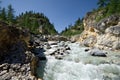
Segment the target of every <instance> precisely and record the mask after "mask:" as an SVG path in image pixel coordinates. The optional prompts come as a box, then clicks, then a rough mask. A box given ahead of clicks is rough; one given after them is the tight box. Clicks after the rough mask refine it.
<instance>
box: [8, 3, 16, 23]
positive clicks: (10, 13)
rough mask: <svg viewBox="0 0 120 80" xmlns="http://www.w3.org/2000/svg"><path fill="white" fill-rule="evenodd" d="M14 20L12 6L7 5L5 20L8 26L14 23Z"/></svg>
mask: <svg viewBox="0 0 120 80" xmlns="http://www.w3.org/2000/svg"><path fill="white" fill-rule="evenodd" d="M14 18H15V17H14V9H13V8H12V5H9V6H8V11H7V20H8V24H9V25H12V24H13V23H14Z"/></svg>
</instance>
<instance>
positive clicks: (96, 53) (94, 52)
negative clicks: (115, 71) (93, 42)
mask: <svg viewBox="0 0 120 80" xmlns="http://www.w3.org/2000/svg"><path fill="white" fill-rule="evenodd" d="M89 54H90V55H91V56H98V57H107V55H106V54H107V52H105V51H102V50H99V49H93V50H90V52H89Z"/></svg>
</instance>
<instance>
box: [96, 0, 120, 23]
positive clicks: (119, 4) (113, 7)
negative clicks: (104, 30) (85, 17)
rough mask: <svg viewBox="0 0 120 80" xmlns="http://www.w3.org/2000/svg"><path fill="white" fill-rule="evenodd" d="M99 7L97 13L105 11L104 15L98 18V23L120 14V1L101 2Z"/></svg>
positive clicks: (100, 0)
mask: <svg viewBox="0 0 120 80" xmlns="http://www.w3.org/2000/svg"><path fill="white" fill-rule="evenodd" d="M98 6H99V7H98V9H97V10H96V11H95V12H98V11H101V10H104V14H103V15H102V16H97V17H96V21H97V22H98V21H100V20H101V19H103V18H105V17H107V16H111V15H112V14H120V0H99V1H98Z"/></svg>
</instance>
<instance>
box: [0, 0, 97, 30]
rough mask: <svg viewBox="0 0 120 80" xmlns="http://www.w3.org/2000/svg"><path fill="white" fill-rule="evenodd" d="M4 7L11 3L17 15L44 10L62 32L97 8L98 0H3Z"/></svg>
mask: <svg viewBox="0 0 120 80" xmlns="http://www.w3.org/2000/svg"><path fill="white" fill-rule="evenodd" d="M1 1H2V3H1V4H0V5H1V6H2V7H7V6H8V5H9V4H11V5H12V7H13V8H14V10H15V15H19V14H20V13H22V12H25V11H31V10H32V11H35V12H40V13H41V12H42V13H44V14H45V16H47V17H48V18H49V20H50V22H51V23H53V24H54V26H55V29H56V30H57V31H58V32H61V31H62V30H64V29H65V27H67V26H68V25H70V24H74V22H75V21H76V20H77V19H78V18H83V17H84V16H85V15H86V13H87V12H89V11H91V10H93V9H95V8H97V2H98V0H1Z"/></svg>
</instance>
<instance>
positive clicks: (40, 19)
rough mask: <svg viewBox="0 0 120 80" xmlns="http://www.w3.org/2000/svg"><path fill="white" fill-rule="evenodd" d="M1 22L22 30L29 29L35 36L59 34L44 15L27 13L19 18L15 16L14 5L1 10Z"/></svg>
mask: <svg viewBox="0 0 120 80" xmlns="http://www.w3.org/2000/svg"><path fill="white" fill-rule="evenodd" d="M0 9H1V10H0V21H2V22H5V23H7V24H8V25H9V26H17V27H20V28H22V29H28V30H29V31H30V32H31V33H35V34H39V33H41V34H49V35H54V34H57V31H56V30H55V28H54V25H53V24H52V23H51V22H50V21H49V19H48V18H47V17H46V16H45V15H44V14H43V13H35V12H33V11H26V12H25V13H21V14H20V15H19V16H15V11H14V9H13V8H12V5H9V6H8V8H0Z"/></svg>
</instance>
